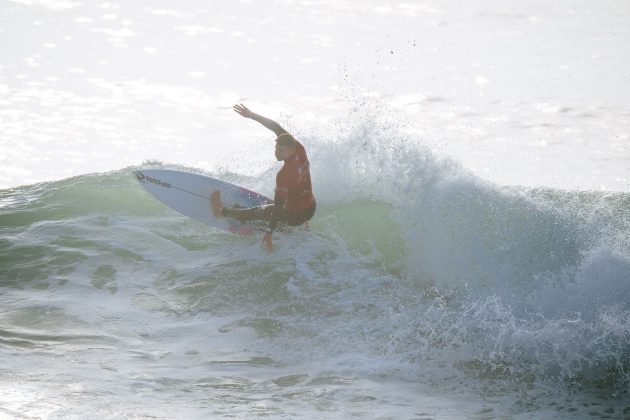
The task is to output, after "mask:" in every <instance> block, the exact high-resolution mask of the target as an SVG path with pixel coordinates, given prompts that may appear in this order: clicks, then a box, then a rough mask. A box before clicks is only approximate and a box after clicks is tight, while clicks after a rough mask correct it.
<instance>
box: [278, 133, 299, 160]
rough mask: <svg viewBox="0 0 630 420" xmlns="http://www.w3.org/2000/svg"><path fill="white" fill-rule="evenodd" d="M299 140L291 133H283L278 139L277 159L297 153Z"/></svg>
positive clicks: (283, 158)
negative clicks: (296, 146)
mask: <svg viewBox="0 0 630 420" xmlns="http://www.w3.org/2000/svg"><path fill="white" fill-rule="evenodd" d="M296 143H297V141H296V140H295V138H294V137H293V136H292V135H291V134H289V133H283V134H280V135H279V136H278V138H277V139H276V159H278V160H285V159H287V158H289V157H290V156H291V155H292V154H293V153H295V145H296Z"/></svg>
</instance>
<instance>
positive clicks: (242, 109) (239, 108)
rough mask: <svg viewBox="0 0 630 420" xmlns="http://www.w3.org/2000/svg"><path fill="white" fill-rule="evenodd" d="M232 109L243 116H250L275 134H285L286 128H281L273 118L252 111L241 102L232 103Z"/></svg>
mask: <svg viewBox="0 0 630 420" xmlns="http://www.w3.org/2000/svg"><path fill="white" fill-rule="evenodd" d="M234 111H235V112H236V113H238V114H240V115H242V116H243V117H245V118H251V119H252V120H254V121H257V122H259V123H260V124H262V125H263V126H264V127H265V128H268V129H269V130H271V131H273V132H274V133H276V136H279V135H280V134H285V133H286V132H287V130H285V129H284V128H282V127H281V126H280V124H278V123H277V122H275V121H274V120H272V119H269V118H267V117H263V116H262V115H258V114H256V113H254V112H252V111H251V110H250V109H249V108H247V107H246V106H245V105H243V104H237V105H234Z"/></svg>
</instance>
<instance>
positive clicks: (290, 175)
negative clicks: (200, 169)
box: [210, 104, 316, 251]
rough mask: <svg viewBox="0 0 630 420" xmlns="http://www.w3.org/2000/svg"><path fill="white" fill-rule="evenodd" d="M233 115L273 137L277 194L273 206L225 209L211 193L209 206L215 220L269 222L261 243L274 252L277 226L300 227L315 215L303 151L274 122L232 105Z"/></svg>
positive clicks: (241, 106)
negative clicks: (274, 142)
mask: <svg viewBox="0 0 630 420" xmlns="http://www.w3.org/2000/svg"><path fill="white" fill-rule="evenodd" d="M234 111H235V112H236V113H237V114H239V115H241V116H243V117H244V118H250V119H252V120H254V121H257V122H259V123H260V124H262V125H263V126H264V127H266V128H268V129H269V130H271V131H273V132H274V133H275V134H276V136H277V137H276V152H275V153H276V159H278V161H281V160H282V161H284V165H282V168H281V169H280V171H278V174H277V175H276V190H275V194H274V198H273V204H267V205H263V206H258V207H250V208H227V207H223V206H222V205H221V193H220V192H219V191H215V192H213V193H212V196H211V198H210V202H211V204H212V213H213V214H214V216H215V217H230V218H233V219H236V220H238V221H240V222H249V221H252V220H261V221H268V222H269V224H268V226H267V230H266V231H265V234H264V236H263V243H264V244H265V247H266V248H267V250H269V251H271V250H272V249H273V241H272V239H271V237H272V235H273V231H274V230H275V229H276V227H277V226H278V223H279V222H283V223H286V224H287V225H289V226H300V225H302V224H304V223H306V222H307V221H309V220H310V219H311V218H312V217H313V215H314V214H315V207H316V204H315V197H314V196H313V191H312V188H311V174H310V171H309V163H308V158H307V156H306V150H305V149H304V146H302V144H301V143H300V142H298V141H297V140H296V139H295V138H294V137H293V136H292V135H291V134H289V133H288V132H287V131H286V130H285V129H284V128H282V127H281V126H280V124H278V123H277V122H275V121H273V120H270V119H269V118H266V117H263V116H262V115H258V114H256V113H254V112H252V111H250V110H249V109H248V108H247V107H246V106H245V105H243V104H236V105H234Z"/></svg>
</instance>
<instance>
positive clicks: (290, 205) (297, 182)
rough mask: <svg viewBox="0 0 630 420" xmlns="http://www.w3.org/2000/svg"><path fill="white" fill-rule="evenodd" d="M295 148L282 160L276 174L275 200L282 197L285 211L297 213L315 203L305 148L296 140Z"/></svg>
mask: <svg viewBox="0 0 630 420" xmlns="http://www.w3.org/2000/svg"><path fill="white" fill-rule="evenodd" d="M296 143H297V144H296V145H295V147H296V150H295V153H294V154H292V155H291V156H290V157H289V158H287V159H286V160H285V161H284V165H283V166H282V169H280V171H279V172H278V175H276V192H275V197H274V199H275V200H278V199H284V208H285V210H286V212H287V213H297V212H299V211H302V210H306V209H309V208H311V207H313V206H314V205H315V197H313V191H312V187H311V173H310V171H309V163H308V158H307V157H306V150H305V149H304V146H302V145H301V144H300V142H297V141H296Z"/></svg>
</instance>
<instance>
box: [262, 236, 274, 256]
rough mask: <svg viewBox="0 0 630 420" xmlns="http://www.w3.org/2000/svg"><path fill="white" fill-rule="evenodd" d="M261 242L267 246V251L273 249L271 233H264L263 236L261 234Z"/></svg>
mask: <svg viewBox="0 0 630 420" xmlns="http://www.w3.org/2000/svg"><path fill="white" fill-rule="evenodd" d="M263 243H264V244H265V248H267V251H269V252H271V251H273V240H272V239H271V233H265V236H263Z"/></svg>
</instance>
